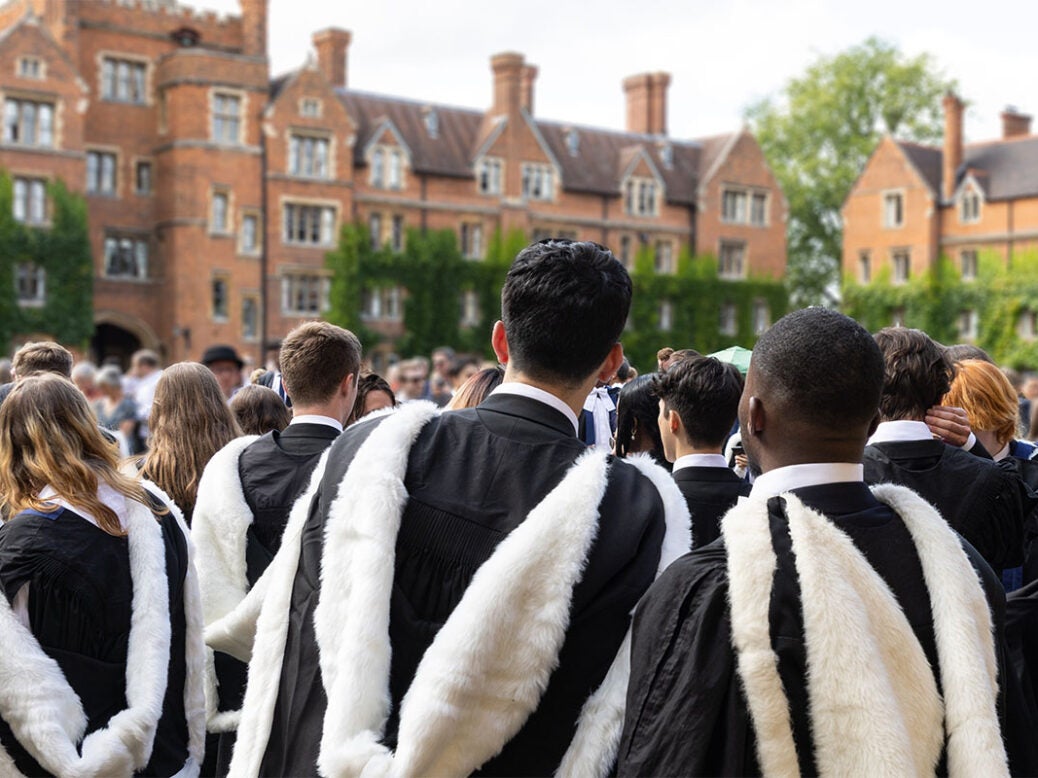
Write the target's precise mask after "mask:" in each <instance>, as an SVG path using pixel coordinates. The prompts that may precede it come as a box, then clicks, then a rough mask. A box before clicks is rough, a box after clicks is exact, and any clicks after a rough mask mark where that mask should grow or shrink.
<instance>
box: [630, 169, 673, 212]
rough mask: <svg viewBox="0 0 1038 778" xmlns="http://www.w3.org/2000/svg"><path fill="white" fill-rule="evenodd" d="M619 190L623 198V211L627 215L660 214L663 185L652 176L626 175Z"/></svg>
mask: <svg viewBox="0 0 1038 778" xmlns="http://www.w3.org/2000/svg"><path fill="white" fill-rule="evenodd" d="M621 191H622V193H623V198H624V213H625V214H627V215H628V216H640V217H649V218H651V217H654V216H659V215H660V200H661V199H662V198H663V186H662V185H661V183H660V182H659V181H657V180H656V179H655V178H654V177H652V176H635V175H630V176H627V178H625V179H624V183H623V187H622V189H621ZM643 192H644V193H645V196H644V197H643Z"/></svg>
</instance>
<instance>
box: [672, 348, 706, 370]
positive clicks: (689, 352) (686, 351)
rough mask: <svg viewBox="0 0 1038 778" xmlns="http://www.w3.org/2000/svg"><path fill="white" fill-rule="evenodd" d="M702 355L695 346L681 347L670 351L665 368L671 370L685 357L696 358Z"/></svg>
mask: <svg viewBox="0 0 1038 778" xmlns="http://www.w3.org/2000/svg"><path fill="white" fill-rule="evenodd" d="M701 356H703V355H702V354H700V353H699V352H698V351H696V350H695V349H694V348H679V349H678V350H677V351H671V352H670V356H668V357H667V360H666V362H667V365H666V367H664V368H663V369H664V370H669V369H670V368H672V367H674V365H676V364H677V363H678V362H680V361H681V360H683V359H694V358H695V357H701Z"/></svg>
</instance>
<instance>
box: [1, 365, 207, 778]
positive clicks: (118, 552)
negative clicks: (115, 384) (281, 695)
mask: <svg viewBox="0 0 1038 778" xmlns="http://www.w3.org/2000/svg"><path fill="white" fill-rule="evenodd" d="M0 510H2V514H3V516H4V517H6V520H5V521H4V523H3V525H2V526H0V585H2V587H3V594H4V597H0V645H3V650H2V651H0V678H3V679H4V681H3V683H0V774H2V775H8V774H18V773H22V774H26V775H41V774H47V773H49V774H57V775H70V774H74V775H130V774H134V773H135V774H138V775H156V776H173V775H177V776H191V775H197V773H198V765H199V764H200V763H201V758H202V748H203V745H202V743H203V734H204V733H203V730H204V701H203V694H202V678H203V675H202V668H203V663H204V648H203V645H202V640H201V615H200V608H199V604H198V589H197V581H196V579H195V576H194V571H193V569H192V567H191V561H190V557H189V542H188V539H187V535H186V528H185V527H184V526H183V522H182V519H181V518H180V514H179V511H178V510H177V509H176V507H175V506H174V505H173V504H172V502H171V501H169V499H168V498H167V497H165V495H164V494H162V493H161V492H160V491H159V490H158V489H156V488H155V487H154V486H153V485H151V484H148V483H147V482H141V481H137V480H134V479H132V478H130V477H128V476H125V475H123V474H121V473H120V472H119V470H118V452H117V451H116V450H115V448H114V446H112V445H111V444H109V443H107V442H106V441H105V439H104V438H103V437H102V436H101V434H100V432H99V431H98V428H97V425H96V421H95V420H94V418H93V415H92V413H91V411H90V408H89V406H88V405H87V402H86V399H85V398H84V397H83V395H82V394H81V393H80V392H79V390H77V389H76V388H75V386H73V384H72V383H71V382H69V381H67V380H66V379H64V378H61V377H58V376H53V375H45V376H37V377H32V378H26V379H24V380H23V381H21V382H19V383H18V384H17V385H16V386H15V388H14V390H13V391H12V392H11V394H10V395H9V396H8V398H7V400H6V401H5V402H4V403H3V405H2V406H0ZM15 771H17V772H15Z"/></svg>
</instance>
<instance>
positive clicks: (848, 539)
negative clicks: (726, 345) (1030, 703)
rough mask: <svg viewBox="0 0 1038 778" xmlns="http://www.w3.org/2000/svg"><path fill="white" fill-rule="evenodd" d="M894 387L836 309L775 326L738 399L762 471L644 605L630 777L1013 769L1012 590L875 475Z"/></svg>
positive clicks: (635, 654) (632, 698) (622, 757)
mask: <svg viewBox="0 0 1038 778" xmlns="http://www.w3.org/2000/svg"><path fill="white" fill-rule="evenodd" d="M882 385H883V360H882V356H881V355H880V353H879V349H878V348H877V347H876V344H875V342H874V341H873V339H872V338H871V336H870V335H869V334H868V333H867V332H866V331H865V330H864V329H862V328H861V327H860V326H859V325H858V324H856V323H855V322H853V321H852V320H850V319H848V318H846V317H844V316H842V315H840V314H838V313H836V312H833V311H829V310H826V309H819V308H814V309H807V310H803V311H798V312H796V313H793V314H790V315H789V316H787V317H785V318H783V319H782V320H780V321H779V322H777V323H776V324H775V325H774V326H773V327H772V328H771V329H770V330H769V331H768V332H767V333H765V335H764V336H762V338H761V339H760V341H759V342H758V345H757V347H756V348H755V349H754V355H753V362H752V363H751V366H750V370H749V375H748V376H747V381H746V388H745V391H744V393H743V397H742V400H741V402H740V407H739V419H740V423H741V426H742V430H743V444H744V446H745V447H746V453H747V456H748V457H749V459H750V465H751V468H752V469H753V470H755V471H756V472H758V473H761V475H760V476H759V477H758V478H757V480H756V481H755V483H754V486H753V490H752V492H751V494H750V496H749V497H748V498H746V499H745V500H743V501H740V503H739V504H738V505H737V506H736V507H735V508H733V509H732V510H731V511H730V512H729V513H728V514H727V515H726V516H725V518H724V520H723V522H722V538H723V540H722V541H721V542H718V543H714V544H712V545H710V546H707V547H705V548H700V549H697V550H695V551H693V552H692V553H691V554H689V555H687V556H685V557H684V558H683V559H680V560H678V561H677V562H675V563H674V564H673V565H671V567H670V568H668V569H667V570H666V571H665V572H664V574H663V575H662V576H661V577H660V579H659V581H657V583H656V584H655V585H654V586H653V587H652V588H651V589H650V590H649V592H648V594H647V595H646V596H645V598H644V599H643V601H642V603H641V604H640V605H639V608H638V611H637V612H636V614H635V623H634V639H633V646H632V668H631V680H630V686H629V689H628V698H627V708H626V718H625V722H624V732H623V736H622V739H621V743H620V753H619V766H618V770H619V774H620V775H654V776H664V775H748V774H760V773H765V774H797V773H799V774H803V775H817V774H820V773H821V774H850V773H856V774H865V775H869V774H873V775H880V774H883V775H890V774H902V773H904V772H906V771H910V770H912V769H913V765H914V770H915V771H916V772H918V773H920V774H924V773H933V772H934V771H935V770H945V769H947V770H948V771H949V773H950V774H952V775H995V774H1005V753H1004V749H1003V747H1002V742H1001V738H1000V734H999V721H998V716H997V712H996V711H997V708H996V699H997V694H998V686H997V679H996V677H995V665H996V662H995V656H996V654H995V645H994V644H993V640H992V624H991V617H990V616H989V615H988V614H989V612H988V607H987V606H988V602H987V599H990V601H991V603H992V605H993V608H994V616H995V619H994V621H995V623H994V630H995V635H996V636H997V635H1000V633H1001V618H1002V615H1003V612H1004V599H1003V597H1002V594H1001V589H1000V586H999V582H998V580H997V579H996V578H995V577H994V575H993V573H992V571H991V570H990V568H989V567H988V566H987V565H986V564H985V563H984V561H983V560H982V559H981V558H980V556H979V555H978V554H977V553H976V552H975V551H974V550H973V549H972V548H971V547H970V546H969V545H968V544H966V543H964V542H962V543H961V545H960V542H961V539H960V538H958V536H956V535H955V534H954V533H953V532H952V531H951V530H950V529H949V528H948V527H947V525H946V524H945V523H944V522H942V521H941V520H940V518H939V517H938V516H937V514H936V512H935V511H934V510H933V508H932V507H930V506H928V505H927V504H926V503H924V502H923V501H922V500H921V499H919V498H918V497H917V496H915V495H913V494H911V493H910V492H908V491H907V490H904V489H901V488H900V487H889V486H888V487H884V488H882V489H876V490H870V489H869V488H868V487H866V486H865V484H864V483H863V481H862V466H861V464H860V463H861V458H862V451H863V449H864V447H865V441H866V439H867V438H868V436H869V434H870V433H871V432H872V431H873V430H874V429H875V426H876V424H877V415H878V413H877V411H878V405H879V397H880V391H881V389H882ZM963 551H965V553H963ZM952 590H954V591H955V597H956V598H957V599H955V600H954V603H955V604H949V603H948V602H947V601H946V597H947V596H948V593H949V592H951V591H952ZM935 624H936V627H940V629H937V628H935ZM955 630H961V631H960V632H958V637H957V638H956V639H952V640H948V639H945V638H942V637H941V636H942V635H945V636H946V635H947V634H948V632H949V631H955ZM967 636H968V638H967ZM967 645H968V649H967ZM931 668H934V669H933V670H932V669H931ZM935 671H936V672H935ZM964 678H969V679H970V680H969V682H968V683H967V685H966V686H963V681H962V679H964ZM949 681H951V682H949ZM967 687H968V688H967ZM942 693H943V694H944V701H943V703H944V704H943V706H942V702H941V698H940V696H939V694H942ZM945 710H947V711H948V716H949V719H948V722H947V723H948V731H949V732H950V733H951V734H950V735H949V736H948V737H947V741H946V738H945V734H944V733H945V720H944V711H945ZM967 710H968V711H969V712H968V713H966V711H967ZM964 714H965V715H966V716H967V720H968V722H969V723H967V724H964V725H962V726H958V722H959V721H961V720H962V719H960V718H959V717H960V716H962V715H964ZM945 763H946V764H945Z"/></svg>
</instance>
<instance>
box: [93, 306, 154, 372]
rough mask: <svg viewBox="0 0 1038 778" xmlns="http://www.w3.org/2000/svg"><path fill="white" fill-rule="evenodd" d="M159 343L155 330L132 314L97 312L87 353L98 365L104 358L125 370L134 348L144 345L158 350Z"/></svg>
mask: <svg viewBox="0 0 1038 778" xmlns="http://www.w3.org/2000/svg"><path fill="white" fill-rule="evenodd" d="M161 345H162V344H161V343H160V341H159V337H158V335H156V334H155V330H153V329H152V328H151V327H149V326H148V325H147V324H146V323H145V322H143V321H141V320H140V319H138V318H137V317H136V316H131V315H129V314H126V313H121V312H119V311H98V312H96V313H95V314H94V335H93V337H92V338H91V339H90V352H91V357H92V358H93V360H94V362H95V363H96V364H98V365H100V364H103V363H104V361H105V360H106V359H107V360H111V359H117V360H118V361H119V366H120V367H121V368H122V369H123V370H127V369H128V368H129V366H130V357H131V356H132V355H133V352H134V351H137V350H138V349H142V348H148V349H152V350H153V351H156V352H158V351H159V350H160V348H161Z"/></svg>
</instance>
